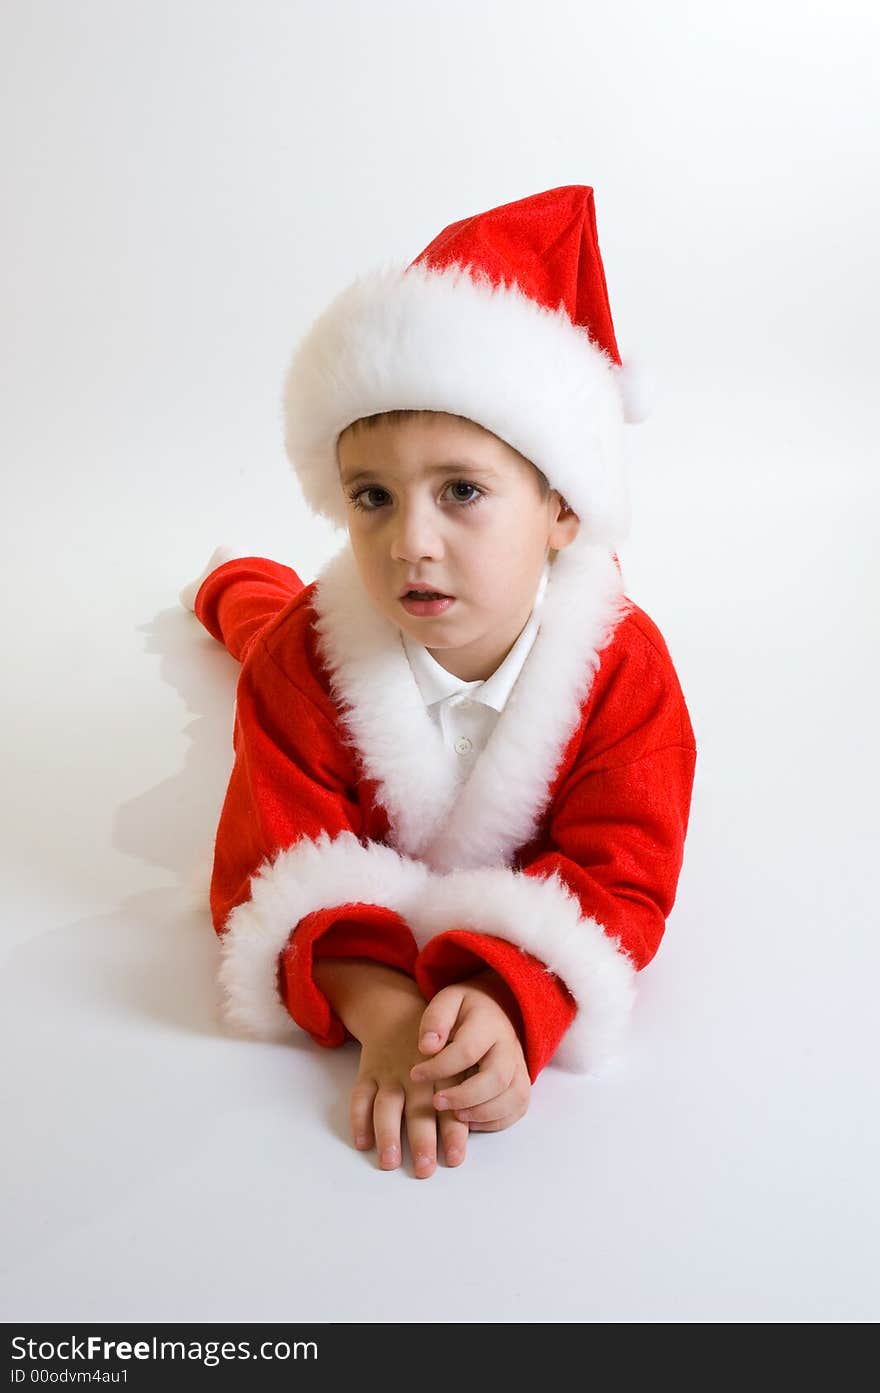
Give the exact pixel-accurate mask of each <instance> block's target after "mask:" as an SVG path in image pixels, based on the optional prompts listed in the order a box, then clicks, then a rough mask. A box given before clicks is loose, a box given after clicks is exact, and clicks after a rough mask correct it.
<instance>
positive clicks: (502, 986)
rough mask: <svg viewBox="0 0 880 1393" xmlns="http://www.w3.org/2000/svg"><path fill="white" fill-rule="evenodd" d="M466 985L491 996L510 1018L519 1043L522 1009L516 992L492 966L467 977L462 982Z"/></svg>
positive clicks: (521, 1029)
mask: <svg viewBox="0 0 880 1393" xmlns="http://www.w3.org/2000/svg"><path fill="white" fill-rule="evenodd" d="M463 985H465V986H468V987H477V988H479V989H481V990H482V991H485V992H486V993H487V995H489V996H491V997H492V1000H493V1001H495V1002H496V1003H497V1004H498V1005H499V1006H500V1007H501V1009H502V1010H503V1011H504V1013H505V1014H506V1015H507V1016H508V1017H509V1018H510V1022H511V1024H512V1026H513V1028H514V1030H515V1031H516V1033H517V1035H518V1036H519V1039H520V1043H522V1041H523V1039H524V1030H523V1019H522V1011H521V1010H520V1006H519V1001H518V1000H517V997H516V993H515V992H514V991H513V989H512V988H511V987H510V986H508V984H507V982H506V981H505V979H504V978H503V977H502V976H501V974H500V973H499V972H496V971H495V969H494V968H493V967H485V968H483V969H482V970H481V971H480V972H477V973H475V974H474V976H473V977H469V978H468V979H467V981H466V982H465V983H464V984H463Z"/></svg>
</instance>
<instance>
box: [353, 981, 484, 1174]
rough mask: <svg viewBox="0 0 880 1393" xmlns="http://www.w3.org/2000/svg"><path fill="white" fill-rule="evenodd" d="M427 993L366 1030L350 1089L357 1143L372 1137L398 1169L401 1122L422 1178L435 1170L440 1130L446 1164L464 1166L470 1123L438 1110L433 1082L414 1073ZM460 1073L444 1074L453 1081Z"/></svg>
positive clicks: (385, 1165) (383, 1159)
mask: <svg viewBox="0 0 880 1393" xmlns="http://www.w3.org/2000/svg"><path fill="white" fill-rule="evenodd" d="M424 1009H425V999H424V997H423V996H422V995H421V993H420V992H419V994H418V999H417V1000H415V999H414V1000H413V1002H412V1006H411V1009H410V1010H409V1011H408V1012H402V1011H398V1012H397V1013H396V1015H395V1017H394V1018H393V1019H392V1020H386V1021H384V1022H382V1023H381V1024H380V1023H378V1022H377V1024H376V1026H375V1028H374V1029H372V1030H370V1031H368V1032H364V1039H363V1040H362V1042H361V1060H360V1068H359V1069H358V1077H357V1082H356V1083H355V1085H354V1088H353V1090H352V1094H351V1108H350V1116H351V1128H352V1133H353V1135H354V1142H355V1146H356V1147H358V1149H359V1150H362V1151H366V1150H368V1149H369V1148H370V1147H371V1146H372V1145H373V1143H374V1141H375V1145H376V1150H377V1152H378V1154H379V1165H380V1166H381V1167H382V1169H383V1170H396V1169H397V1167H398V1166H399V1165H400V1161H401V1123H402V1121H403V1119H404V1118H405V1119H406V1135H407V1140H408V1142H409V1149H410V1154H411V1155H412V1158H413V1168H414V1170H415V1174H416V1176H417V1177H418V1178H419V1179H427V1177H428V1176H429V1175H433V1173H434V1171H435V1169H436V1166H437V1134H438V1132H439V1133H440V1136H441V1138H442V1141H443V1154H444V1156H445V1158H446V1164H447V1165H448V1166H460V1165H461V1163H462V1161H463V1160H464V1158H465V1150H466V1147H467V1136H468V1126H467V1123H466V1122H461V1121H459V1119H458V1118H456V1117H455V1115H454V1114H453V1113H451V1112H449V1113H445V1114H443V1113H441V1114H440V1115H439V1116H438V1114H437V1112H436V1111H435V1109H434V1105H433V1101H432V1092H433V1089H432V1087H431V1084H430V1083H424V1082H421V1083H415V1082H413V1080H412V1079H411V1078H410V1069H411V1067H412V1064H413V1061H414V1060H416V1059H418V1057H419V1049H418V1034H419V1022H420V1021H421V1019H422V1012H423V1011H424ZM457 1081H458V1080H457V1077H456V1076H455V1075H452V1076H451V1077H446V1076H445V1075H444V1079H443V1083H444V1086H446V1085H449V1086H450V1087H451V1086H452V1085H453V1084H455V1083H456V1082H457Z"/></svg>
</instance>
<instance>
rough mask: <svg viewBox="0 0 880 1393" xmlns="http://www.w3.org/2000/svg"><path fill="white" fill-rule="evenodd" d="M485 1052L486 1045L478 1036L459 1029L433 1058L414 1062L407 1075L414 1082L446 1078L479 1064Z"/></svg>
mask: <svg viewBox="0 0 880 1393" xmlns="http://www.w3.org/2000/svg"><path fill="white" fill-rule="evenodd" d="M485 1052H486V1045H485V1044H484V1043H483V1041H481V1040H480V1039H479V1038H478V1037H475V1036H473V1035H470V1036H469V1035H468V1034H467V1032H464V1031H460V1032H459V1033H458V1035H456V1037H455V1039H454V1040H453V1041H452V1042H451V1044H448V1045H447V1046H446V1048H445V1049H443V1050H441V1051H440V1053H439V1054H435V1055H434V1058H433V1059H422V1060H420V1061H419V1063H418V1064H414V1065H413V1067H412V1068H411V1069H410V1071H409V1076H410V1078H411V1079H413V1080H414V1081H415V1082H420V1081H421V1080H422V1079H431V1080H436V1079H439V1078H448V1077H449V1076H450V1075H451V1074H462V1073H464V1071H465V1069H469V1068H470V1067H471V1065H473V1064H479V1062H480V1060H481V1059H482V1057H483V1055H484V1054H485Z"/></svg>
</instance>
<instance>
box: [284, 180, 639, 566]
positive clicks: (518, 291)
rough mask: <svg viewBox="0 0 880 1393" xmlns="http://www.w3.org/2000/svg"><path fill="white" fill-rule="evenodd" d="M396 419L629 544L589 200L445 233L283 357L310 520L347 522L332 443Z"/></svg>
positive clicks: (565, 200)
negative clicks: (545, 492)
mask: <svg viewBox="0 0 880 1393" xmlns="http://www.w3.org/2000/svg"><path fill="white" fill-rule="evenodd" d="M401 408H409V409H413V410H428V411H444V412H450V413H452V414H455V415H459V416H465V417H468V418H469V419H470V420H472V421H475V422H476V423H477V424H478V425H481V426H483V427H484V428H485V429H487V430H490V431H492V432H493V433H494V434H495V435H497V436H499V437H500V438H501V439H502V440H505V441H507V443H508V444H510V445H512V446H513V447H514V448H515V449H516V450H518V451H519V452H520V453H521V454H523V455H525V457H526V458H527V459H529V460H531V461H532V463H533V464H535V465H536V466H537V467H538V468H539V469H540V470H542V472H543V473H544V474H545V475H546V476H547V478H548V480H549V482H550V484H551V486H552V487H553V488H555V489H558V491H559V492H560V493H561V494H562V495H563V497H564V498H565V499H566V500H567V502H568V503H569V505H570V506H571V507H572V508H573V509H574V511H575V512H576V513H577V514H578V516H579V517H580V519H581V530H580V533H579V539H583V540H584V541H587V542H590V543H592V544H602V545H606V546H611V547H613V546H615V545H616V544H617V543H618V542H620V541H621V540H622V539H623V537H624V536H625V535H626V533H627V531H628V528H629V502H628V493H627V488H626V480H625V465H624V454H623V431H622V427H623V425H624V423H625V422H632V421H638V420H642V419H644V417H645V415H646V414H647V412H646V408H645V406H644V405H643V403H642V402H640V400H639V389H638V388H637V386H636V384H635V380H634V375H633V374H632V373H631V372H628V371H627V370H626V369H624V367H623V365H622V362H621V358H620V354H619V352H618V348H617V342H616V339H615V336H614V327H613V324H612V319H611V309H610V306H609V303H608V290H607V287H606V284H605V272H604V269H603V266H602V258H601V255H600V253H599V241H598V236H597V232H596V213H595V203H594V198H593V190H592V189H591V188H588V187H586V186H584V185H580V184H572V185H566V186H564V187H562V188H556V189H548V190H547V191H546V192H544V193H539V194H534V195H532V196H531V197H529V198H523V199H519V200H518V201H517V202H515V203H505V204H503V205H501V207H498V208H492V209H490V210H489V211H488V212H485V213H477V214H474V215H473V216H471V217H468V218H464V219H462V220H461V221H459V222H455V223H451V224H450V225H449V226H448V227H446V228H444V229H443V231H442V232H441V233H440V234H439V236H437V237H435V238H434V240H433V241H432V242H431V243H429V245H428V246H427V247H426V248H425V249H424V251H422V252H420V253H419V255H418V256H417V257H416V258H415V260H414V261H412V262H410V263H409V265H406V266H401V265H396V264H386V265H384V266H382V267H380V268H378V269H376V270H373V271H370V272H367V273H366V274H364V275H361V276H359V277H358V278H357V279H356V280H355V281H353V282H352V284H351V285H349V286H348V287H347V288H346V289H345V290H343V291H342V292H341V293H340V294H339V295H338V296H337V297H336V298H335V299H334V300H333V301H332V302H331V304H330V305H329V306H328V308H327V309H326V310H325V311H324V312H323V313H322V314H321V315H320V316H319V318H318V319H317V320H316V321H315V323H314V324H313V325H312V327H311V328H310V329H309V331H308V332H307V333H306V335H305V337H304V338H303V340H302V341H301V343H300V344H299V346H298V348H297V349H296V352H295V353H294V356H293V360H292V362H291V365H290V368H289V370H288V374H287V378H286V381H285V387H284V423H285V447H286V450H287V454H288V456H289V458H290V460H291V463H292V464H293V466H294V468H295V470H296V473H297V476H298V478H299V481H300V486H301V487H302V490H303V493H304V495H305V498H306V500H307V502H308V503H309V505H310V506H311V507H312V508H313V509H314V511H315V512H317V513H318V514H320V515H322V516H323V517H326V518H328V519H329V520H330V521H331V522H334V523H336V524H337V525H339V526H340V527H345V526H346V520H347V518H346V507H345V498H344V494H343V490H342V487H341V484H340V481H339V474H338V464H337V457H336V442H337V440H338V438H339V436H340V434H341V432H342V431H343V430H344V429H345V427H346V426H348V425H350V424H351V423H352V422H353V421H355V420H358V419H359V418H360V417H363V416H372V415H374V414H375V413H377V412H382V411H392V410H397V409H401Z"/></svg>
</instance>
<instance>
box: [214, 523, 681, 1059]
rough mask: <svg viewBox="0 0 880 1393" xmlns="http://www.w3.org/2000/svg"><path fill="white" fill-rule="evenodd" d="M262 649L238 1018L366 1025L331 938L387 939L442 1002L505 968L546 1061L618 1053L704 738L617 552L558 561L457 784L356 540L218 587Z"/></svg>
mask: <svg viewBox="0 0 880 1393" xmlns="http://www.w3.org/2000/svg"><path fill="white" fill-rule="evenodd" d="M195 610H196V614H197V616H198V618H199V619H200V620H201V622H202V623H203V624H204V625H205V627H206V628H207V629H208V630H209V632H210V633H212V634H213V635H214V637H215V638H217V639H218V640H220V641H221V642H223V643H225V644H226V646H227V647H228V648H229V650H230V652H232V653H233V655H234V656H235V657H236V658H239V659H240V660H241V663H242V669H241V673H240V676H239V681H238V686H237V692H236V711H235V723H234V733H233V747H234V765H233V769H232V774H231V777H230V781H229V786H228V789H227V793H226V798H225V801H224V804H223V809H222V812H221V816H220V822H219V827H218V830H217V837H216V844H215V853H214V868H213V876H212V884H211V909H212V915H213V920H214V925H215V928H216V930H217V932H218V934H219V935H220V938H221V945H222V961H221V969H220V977H221V983H222V986H223V991H224V998H225V1011H226V1015H227V1018H228V1019H229V1020H230V1022H231V1023H233V1024H234V1025H235V1026H236V1027H237V1028H239V1029H242V1030H244V1031H246V1032H249V1033H252V1034H257V1035H260V1036H263V1037H277V1036H278V1035H279V1034H284V1033H285V1032H287V1031H289V1030H291V1029H295V1028H296V1026H299V1027H301V1028H302V1029H304V1030H307V1031H308V1032H309V1033H310V1034H311V1036H312V1038H313V1039H315V1040H316V1041H317V1042H318V1043H320V1044H323V1045H328V1046H333V1045H338V1044H341V1043H342V1042H343V1041H344V1040H345V1039H347V1038H348V1033H347V1031H346V1029H345V1027H344V1025H343V1024H342V1022H341V1021H340V1020H339V1019H338V1017H336V1016H335V1014H334V1013H333V1011H332V1010H331V1008H330V1005H329V1002H328V1001H327V999H326V997H325V996H324V995H323V993H322V992H321V991H320V990H319V989H318V988H317V986H316V985H315V983H314V981H313V978H312V963H313V961H314V959H315V957H316V956H343V955H344V956H354V957H368V958H376V959H377V960H380V961H383V962H386V963H389V964H391V965H392V966H395V967H398V968H400V969H402V970H403V971H405V972H408V973H410V974H411V975H412V976H413V977H414V978H415V980H416V981H417V983H418V985H419V987H420V988H421V990H422V992H423V994H424V995H425V996H426V997H427V998H430V997H431V996H433V995H434V993H435V992H437V991H438V990H440V988H441V987H443V986H446V985H447V984H449V983H450V982H453V981H460V980H462V979H464V978H465V977H467V976H469V975H471V974H473V973H474V972H475V971H479V970H481V969H482V968H483V967H484V966H486V965H489V966H490V967H492V968H494V969H495V971H496V972H498V973H499V974H500V975H501V976H502V977H503V978H504V979H505V980H506V982H507V984H508V986H509V988H510V989H511V990H512V992H513V994H514V996H515V998H516V1002H517V1003H518V1007H519V1012H520V1019H519V1020H518V1021H517V1025H518V1028H519V1031H520V1037H521V1039H522V1041H523V1046H524V1052H525V1057H526V1061H527V1065H528V1069H529V1073H530V1077H531V1078H532V1080H533V1081H534V1079H535V1078H536V1077H537V1075H538V1074H539V1072H540V1071H541V1069H542V1068H543V1067H544V1066H545V1065H546V1064H547V1063H548V1062H549V1060H550V1059H551V1058H552V1059H553V1060H554V1062H555V1063H557V1064H559V1065H561V1066H562V1067H566V1068H570V1069H573V1070H576V1071H578V1072H589V1071H592V1070H594V1069H596V1068H597V1067H598V1066H599V1065H601V1064H602V1063H603V1062H604V1061H605V1060H606V1059H607V1058H609V1057H610V1056H612V1055H613V1054H614V1053H615V1052H616V1051H617V1050H618V1048H619V1046H620V1044H621V1039H622V1032H623V1029H624V1027H625V1024H626V1020H627V1016H628V1013H629V1010H630V1007H631V1004H632V999H633V992H634V979H635V974H636V972H637V971H638V970H639V969H640V968H642V967H644V966H645V964H646V963H648V962H650V960H651V958H652V957H653V956H654V954H655V952H656V950H657V947H658V944H659V942H660V939H661V937H662V934H663V931H664V927H665V923H666V918H667V916H668V915H669V912H670V910H671V909H672V906H673V903H674V900H675V894H676V888H677V883H678V878H679V873H680V870H681V865H682V858H683V849H684V841H685V835H686V832H687V824H688V816H689V811H690V801H691V791H692V784H693V774H694V765H695V759H696V749H695V742H694V734H693V730H692V727H691V722H690V719H689V715H688V711H687V707H686V705H685V701H684V697H683V694H682V691H681V688H680V685H679V682H678V679H677V676H676V673H675V670H674V667H673V664H672V661H671V659H670V656H669V653H668V651H667V647H666V644H665V643H664V640H663V638H662V636H661V634H660V632H659V631H658V629H657V628H656V626H655V625H654V624H653V623H652V621H651V620H650V619H649V618H648V616H647V615H646V614H645V613H644V612H643V611H642V610H641V609H639V608H638V606H636V605H634V604H633V603H632V602H631V601H630V600H628V599H627V598H626V596H625V595H624V594H623V590H622V581H621V577H620V572H619V568H618V566H617V563H616V558H614V557H613V556H611V555H610V554H609V553H608V552H607V551H603V550H602V549H600V548H596V547H593V546H589V545H585V544H578V543H575V544H574V545H572V546H571V547H568V548H566V549H565V550H564V551H561V552H560V553H559V554H558V556H557V557H556V559H555V561H554V563H553V565H552V567H551V573H550V579H549V582H548V585H547V589H546V592H545V595H544V601H543V605H542V610H541V625H540V630H539V632H538V635H537V638H536V640H535V643H534V646H533V648H532V650H531V652H530V653H529V656H528V658H527V660H526V663H525V665H524V667H523V669H522V671H521V673H520V675H519V677H518V678H517V681H516V683H515V685H514V688H513V690H512V692H511V694H510V697H509V698H508V701H507V704H506V706H505V709H504V711H503V712H502V713H501V715H500V717H499V720H498V722H497V725H496V726H495V729H494V730H493V732H492V734H491V737H490V740H489V742H488V744H487V746H486V747H485V749H484V750H483V751H482V752H481V754H480V755H479V757H478V758H477V760H476V761H475V762H474V765H473V767H472V769H471V771H470V773H469V775H468V777H467V780H466V782H465V783H464V784H459V783H458V781H457V778H456V771H455V769H454V767H453V766H452V764H451V761H450V759H449V752H448V751H447V750H446V748H445V746H444V744H443V740H442V736H441V734H440V731H439V730H438V729H437V727H436V726H435V724H434V723H433V721H432V720H431V717H430V715H429V713H428V711H427V709H426V708H425V705H424V702H423V700H422V698H421V695H420V693H419V690H418V687H417V685H416V682H415V678H414V676H413V674H412V670H411V668H410V666H409V662H408V660H407V658H406V653H405V651H404V648H403V644H402V642H401V637H400V632H399V630H398V629H397V628H396V627H395V626H394V625H393V624H392V623H391V622H390V621H389V620H387V619H386V618H384V616H382V615H380V614H379V612H378V611H377V610H376V609H375V608H374V606H373V605H372V603H371V602H370V600H369V598H368V596H367V595H366V593H365V591H364V590H363V588H362V586H361V583H360V579H359V576H358V572H357V568H356V564H355V561H354V557H353V555H352V552H351V548H350V546H348V545H346V546H345V547H343V549H342V550H341V551H340V552H339V553H338V554H337V555H336V556H335V557H334V558H332V560H331V561H330V562H329V563H328V565H327V566H325V567H324V569H323V571H322V573H321V575H320V576H319V577H318V579H317V580H316V581H315V582H313V583H312V584H310V585H303V583H302V581H301V580H300V578H299V577H298V576H297V575H296V573H295V572H294V571H293V570H291V569H290V568H289V567H287V566H283V565H281V564H279V563H277V562H273V561H269V560H265V559H261V558H245V559H242V560H236V561H231V562H228V563H226V564H224V565H222V566H220V567H219V568H218V569H217V570H215V571H214V572H213V573H212V574H211V575H210V576H209V577H208V579H207V580H206V581H205V582H204V583H203V584H202V586H201V589H200V590H199V592H198V595H197V597H196V602H195Z"/></svg>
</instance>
